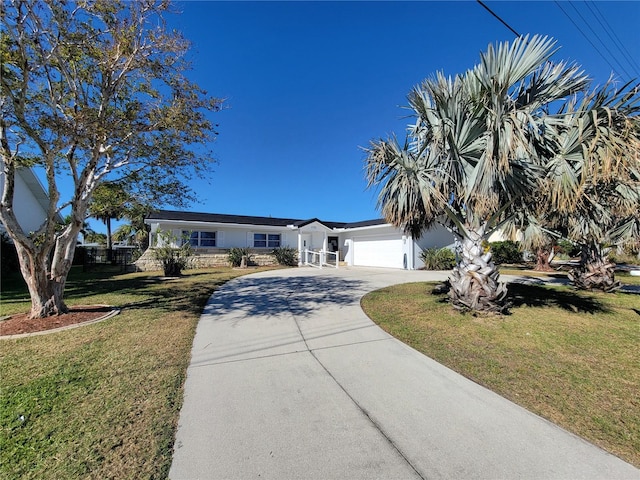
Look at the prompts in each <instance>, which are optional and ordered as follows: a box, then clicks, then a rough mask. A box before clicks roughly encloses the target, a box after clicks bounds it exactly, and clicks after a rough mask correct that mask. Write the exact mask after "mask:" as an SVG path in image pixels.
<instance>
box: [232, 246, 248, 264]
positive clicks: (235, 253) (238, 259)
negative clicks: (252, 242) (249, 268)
mask: <svg viewBox="0 0 640 480" xmlns="http://www.w3.org/2000/svg"><path fill="white" fill-rule="evenodd" d="M242 257H247V264H249V262H250V261H251V254H250V253H249V249H248V248H239V247H234V248H232V249H231V250H229V255H228V259H229V263H230V264H231V266H232V267H239V266H240V265H242Z"/></svg>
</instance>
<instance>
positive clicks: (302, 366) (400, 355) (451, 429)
mask: <svg viewBox="0 0 640 480" xmlns="http://www.w3.org/2000/svg"><path fill="white" fill-rule="evenodd" d="M447 275H448V273H445V272H426V271H403V270H390V269H365V268H342V269H339V270H333V269H323V270H316V269H313V268H310V267H303V268H298V269H289V270H278V271H270V272H262V273H258V274H253V275H249V276H245V277H241V278H238V279H235V280H233V281H231V282H229V283H228V284H226V285H224V286H223V287H222V288H221V289H220V290H218V291H217V292H216V293H215V294H214V295H213V296H212V297H211V299H210V301H209V303H208V305H207V307H206V308H205V311H204V312H203V315H202V318H201V320H200V322H199V324H198V328H197V332H196V336H195V339H194V345H193V351H192V360H191V365H190V367H189V369H188V372H187V379H186V384H185V398H184V405H183V407H182V410H181V414H180V420H179V426H178V432H177V436H176V444H175V451H174V458H173V464H172V466H171V471H170V478H172V479H175V480H178V479H223V478H237V479H250V478H269V479H283V480H284V479H323V480H329V479H360V478H361V479H373V478H380V479H411V478H422V479H431V478H456V479H458V478H483V479H497V478H504V479H521V478H531V479H542V478H545V479H546V478H561V479H578V478H597V479H610V478H624V479H640V471H639V470H638V469H636V468H634V467H633V466H631V465H629V464H627V463H625V462H623V461H622V460H620V459H618V458H616V457H614V456H612V455H610V454H608V453H606V452H604V451H603V450H601V449H599V448H597V447H595V446H593V445H591V444H590V443H588V442H586V441H584V440H582V439H580V438H578V437H576V436H574V435H572V434H570V433H568V432H566V431H565V430H563V429H561V428H559V427H557V426H555V425H553V424H551V423H550V422H547V421H546V420H544V419H542V418H540V417H538V416H535V415H533V414H531V413H530V412H528V411H526V410H524V409H522V408H520V407H518V406H517V405H515V404H513V403H511V402H509V401H507V400H505V399H504V398H502V397H500V396H498V395H496V394H494V393H493V392H491V391H489V390H487V389H485V388H483V387H481V386H479V385H477V384H475V383H473V382H471V381H469V380H467V379H466V378H464V377H462V376H460V375H458V374H456V373H455V372H453V371H451V370H449V369H447V368H445V367H443V366H441V365H439V364H438V363H436V362H434V361H433V360H431V359H429V358H428V357H426V356H424V355H422V354H420V353H419V352H417V351H415V350H413V349H411V348H410V347H408V346H406V345H404V344H403V343H401V342H399V341H398V340H396V339H394V338H393V337H391V336H389V335H388V334H386V333H385V332H384V331H382V330H381V329H380V328H378V327H377V326H376V325H375V324H373V322H371V321H370V320H369V319H368V318H367V317H366V315H365V314H364V312H363V311H362V309H361V308H360V303H359V302H360V298H361V297H362V296H363V295H364V294H365V293H367V292H369V291H371V290H375V289H377V288H382V287H384V286H388V285H392V284H397V283H406V282H417V281H425V280H435V279H437V280H444V279H446V278H447Z"/></svg>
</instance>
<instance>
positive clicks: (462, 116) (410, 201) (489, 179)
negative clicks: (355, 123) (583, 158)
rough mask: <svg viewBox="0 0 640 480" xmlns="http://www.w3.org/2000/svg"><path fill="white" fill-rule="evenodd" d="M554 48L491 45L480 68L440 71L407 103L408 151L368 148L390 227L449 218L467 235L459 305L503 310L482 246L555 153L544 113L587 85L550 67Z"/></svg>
mask: <svg viewBox="0 0 640 480" xmlns="http://www.w3.org/2000/svg"><path fill="white" fill-rule="evenodd" d="M554 47H555V42H554V41H553V40H551V39H548V38H547V37H539V36H533V37H531V38H528V37H521V38H518V39H516V40H515V41H514V42H513V43H512V44H509V43H503V44H498V45H497V46H496V47H493V46H491V45H490V46H489V48H488V50H487V52H486V53H484V54H482V55H481V61H480V63H479V64H478V65H476V67H475V68H473V69H472V70H469V71H467V72H466V73H464V74H462V75H456V76H455V77H453V78H446V77H445V76H444V75H443V74H441V73H438V74H436V76H434V77H431V78H428V79H427V80H425V81H424V82H423V83H422V84H421V85H419V86H417V87H415V88H414V89H413V90H412V91H411V93H410V94H409V97H408V100H409V105H410V107H411V109H412V110H413V111H414V114H415V118H416V121H415V124H413V125H410V126H409V127H408V130H407V138H406V141H405V142H404V145H403V146H400V144H399V143H398V142H397V140H396V139H395V138H390V139H387V140H379V141H374V142H372V144H371V145H370V147H369V148H368V149H367V159H366V168H367V178H368V185H369V187H370V188H372V187H377V188H379V189H380V194H379V197H378V205H379V208H381V210H382V213H383V215H384V216H385V218H386V219H387V221H389V222H391V223H392V224H394V225H396V226H399V227H402V228H404V229H406V230H407V231H409V232H411V233H412V234H413V235H418V234H420V233H422V232H423V231H425V230H426V229H429V228H430V227H432V226H433V225H434V224H435V223H437V222H439V221H443V222H444V223H445V224H447V225H448V226H449V228H451V229H452V230H453V231H454V232H455V233H456V234H457V235H459V236H460V238H461V243H462V252H461V253H462V255H461V258H460V262H459V263H458V265H457V266H456V267H455V268H454V270H453V272H452V275H451V277H450V283H451V290H450V298H451V302H452V304H453V305H454V306H456V307H457V308H460V309H463V310H473V311H487V312H491V311H494V312H500V311H504V310H505V309H506V308H507V305H506V303H505V297H506V288H505V286H504V285H503V284H501V283H500V282H499V273H498V270H497V268H496V266H495V264H494V263H493V262H492V261H491V252H490V250H489V251H485V249H484V248H483V245H482V242H483V240H485V239H487V238H488V236H489V235H490V234H491V232H492V231H493V230H494V229H495V228H497V227H499V226H500V224H501V222H502V221H504V220H505V218H507V217H508V216H509V214H510V213H511V212H514V211H522V210H523V209H526V208H527V198H528V197H529V196H530V195H532V194H533V192H534V191H536V189H537V188H538V185H539V182H540V179H541V178H543V176H544V168H543V166H544V165H545V159H546V158H548V157H549V155H550V152H552V150H553V147H554V146H555V134H556V132H555V129H554V128H552V127H553V125H548V123H549V122H547V120H546V119H547V115H546V109H548V108H549V105H551V104H553V103H554V102H558V101H565V100H566V99H567V98H568V97H570V96H571V95H572V94H574V93H576V92H579V91H581V90H582V89H584V88H585V87H586V85H587V84H588V78H587V77H586V75H584V74H583V73H582V72H581V71H580V69H579V67H578V66H575V65H568V64H566V63H564V62H560V63H553V62H551V60H550V59H551V56H552V55H553V53H554V52H555V50H554Z"/></svg>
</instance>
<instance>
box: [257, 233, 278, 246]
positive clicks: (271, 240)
mask: <svg viewBox="0 0 640 480" xmlns="http://www.w3.org/2000/svg"><path fill="white" fill-rule="evenodd" d="M253 246H254V248H278V247H280V234H279V233H254V234H253Z"/></svg>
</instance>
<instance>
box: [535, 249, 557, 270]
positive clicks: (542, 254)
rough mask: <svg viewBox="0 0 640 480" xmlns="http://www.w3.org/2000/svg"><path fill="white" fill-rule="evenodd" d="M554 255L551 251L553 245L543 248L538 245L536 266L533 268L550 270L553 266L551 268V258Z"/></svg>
mask: <svg viewBox="0 0 640 480" xmlns="http://www.w3.org/2000/svg"><path fill="white" fill-rule="evenodd" d="M554 256H555V254H554V252H553V247H550V248H544V247H540V248H538V249H537V250H536V266H535V268H534V270H536V271H538V272H551V271H553V268H551V260H553V257H554Z"/></svg>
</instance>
